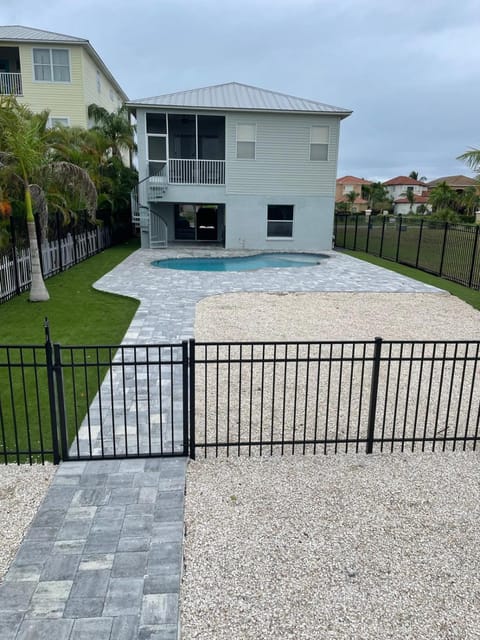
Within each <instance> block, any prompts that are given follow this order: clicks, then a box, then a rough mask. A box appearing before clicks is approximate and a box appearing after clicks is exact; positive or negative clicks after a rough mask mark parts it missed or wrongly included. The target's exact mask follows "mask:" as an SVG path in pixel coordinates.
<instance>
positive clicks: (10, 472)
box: [0, 464, 56, 582]
mask: <svg viewBox="0 0 480 640" xmlns="http://www.w3.org/2000/svg"><path fill="white" fill-rule="evenodd" d="M55 470H56V468H55V467H54V466H53V465H51V464H45V465H39V464H35V465H32V466H29V465H26V464H22V465H16V464H9V465H0V540H1V543H0V582H1V580H2V579H3V576H4V575H5V573H6V572H7V569H8V567H9V565H10V562H11V561H12V559H13V557H14V555H15V553H16V552H17V549H18V547H19V546H20V543H21V542H22V540H23V536H24V535H25V532H26V530H27V529H28V527H29V526H30V523H31V521H32V519H33V516H34V515H35V513H36V511H37V509H38V507H39V505H40V503H41V501H42V500H43V498H44V496H45V494H46V492H47V489H48V487H49V485H50V482H51V480H52V478H53V476H54V474H55Z"/></svg>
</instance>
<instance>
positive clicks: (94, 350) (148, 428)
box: [0, 331, 480, 463]
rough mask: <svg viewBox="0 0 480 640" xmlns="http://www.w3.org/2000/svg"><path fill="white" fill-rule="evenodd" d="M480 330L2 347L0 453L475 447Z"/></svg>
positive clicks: (20, 458)
mask: <svg viewBox="0 0 480 640" xmlns="http://www.w3.org/2000/svg"><path fill="white" fill-rule="evenodd" d="M479 361H480V342H479V341H434V342H433V341H432V342H411V341H383V340H382V339H381V338H377V339H376V340H374V341H365V342H265V343H256V342H249V343H195V341H193V340H192V341H190V344H188V343H187V342H186V341H184V342H182V343H181V344H168V345H135V346H133V345H132V346H127V345H117V346H101V345H97V346H61V345H59V344H52V343H51V341H50V338H49V334H48V331H47V340H46V343H45V346H44V347H42V346H38V345H33V346H32V345H30V346H28V345H27V346H2V347H0V458H1V459H3V461H4V462H5V463H7V462H17V463H18V462H24V461H26V462H30V463H31V462H32V461H36V460H40V461H42V462H43V461H44V460H45V459H53V460H54V461H55V462H58V461H59V460H61V459H64V460H85V459H94V458H128V457H151V456H186V455H190V457H192V458H195V457H196V455H197V454H198V455H203V456H205V457H207V456H210V455H214V456H224V455H225V456H229V455H251V456H253V455H258V456H262V455H285V454H294V453H302V454H306V453H311V454H317V453H323V454H331V453H333V454H335V453H340V452H360V451H365V452H366V453H372V452H383V451H390V452H393V451H405V450H410V451H415V450H421V451H426V450H429V451H435V450H437V449H440V450H442V451H445V450H447V449H449V450H455V449H461V450H462V451H465V450H467V449H468V450H470V449H472V450H475V449H476V446H477V443H478V442H479V441H480V375H478V374H479V371H478V369H479V368H480V367H479Z"/></svg>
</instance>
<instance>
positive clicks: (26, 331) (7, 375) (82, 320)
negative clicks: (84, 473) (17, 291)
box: [0, 241, 139, 462]
mask: <svg viewBox="0 0 480 640" xmlns="http://www.w3.org/2000/svg"><path fill="white" fill-rule="evenodd" d="M137 248H138V242H137V241H130V242H128V243H126V244H122V245H118V246H115V247H112V248H110V249H107V250H106V251H104V252H102V253H99V254H98V255H96V256H93V257H92V258H89V259H88V260H86V261H84V262H82V263H81V264H78V265H76V266H75V267H72V268H71V269H69V270H68V271H65V272H64V273H61V274H58V275H57V276H54V277H53V278H49V279H48V280H47V281H46V284H47V288H48V290H49V293H50V300H49V301H48V302H41V303H30V302H28V292H27V293H24V294H23V295H21V296H18V297H17V298H14V299H12V300H10V301H9V302H7V303H5V304H2V305H0V319H1V327H2V334H1V339H0V343H1V344H0V462H1V461H2V458H3V461H6V458H8V460H9V461H21V462H23V461H35V460H39V459H42V457H41V456H39V455H33V456H28V455H25V454H22V455H20V456H18V457H17V456H16V455H8V456H7V455H6V454H7V452H13V451H15V450H17V449H20V450H21V451H27V450H33V451H40V450H51V446H52V444H51V440H52V438H51V428H50V425H51V420H50V409H49V407H50V405H49V401H48V383H47V372H46V367H45V349H44V346H43V345H44V342H45V334H44V319H45V317H48V320H49V324H50V330H51V337H52V341H53V342H58V343H60V344H62V345H88V344H90V345H100V344H104V345H116V344H119V343H120V342H121V341H122V338H123V336H124V334H125V332H126V330H127V328H128V326H129V324H130V322H131V320H132V318H133V316H134V315H135V311H136V310H137V308H138V305H139V302H138V301H137V300H133V299H131V298H127V297H123V296H116V295H112V294H109V293H103V292H101V291H96V290H95V289H93V287H92V285H93V283H94V282H96V281H97V280H98V279H99V278H100V277H101V276H102V275H104V274H105V273H108V271H110V270H111V269H113V267H115V266H116V265H117V264H119V263H120V262H122V260H124V259H125V258H126V257H127V256H128V255H130V254H131V253H132V252H133V251H135V250H136V249H137ZM12 345H38V346H37V347H26V348H24V349H20V348H12ZM7 346H8V347H10V348H7ZM94 351H95V350H93V351H92V350H90V351H88V350H87V351H83V352H82V350H78V351H75V352H74V353H75V355H74V356H73V357H74V358H75V360H76V361H77V362H82V361H83V360H84V361H85V363H87V364H90V362H89V360H90V359H91V358H92V357H94V358H96V357H97V356H98V357H99V359H100V360H101V362H103V365H102V366H99V367H97V366H93V367H91V366H89V367H88V368H84V369H83V370H80V372H81V374H82V375H81V377H80V376H78V377H77V378H74V377H73V376H72V372H73V368H72V369H68V368H67V369H65V370H64V379H65V385H64V388H65V407H66V412H67V416H68V423H67V424H68V432H69V441H71V440H72V438H73V437H74V435H75V432H76V429H77V427H78V426H79V424H80V423H81V421H82V419H83V416H84V415H85V414H86V410H87V407H88V405H89V402H90V401H91V400H92V399H93V397H94V395H95V393H96V391H97V388H98V385H99V383H100V382H101V380H102V379H103V377H104V375H105V373H106V371H107V370H108V365H107V364H106V363H107V362H108V361H109V358H110V357H111V356H112V355H113V352H112V353H109V351H108V350H100V352H99V353H95V355H94V356H92V353H94ZM46 459H51V456H46Z"/></svg>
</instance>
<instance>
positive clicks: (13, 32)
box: [0, 24, 128, 101]
mask: <svg viewBox="0 0 480 640" xmlns="http://www.w3.org/2000/svg"><path fill="white" fill-rule="evenodd" d="M2 41H8V42H38V43H40V42H41V43H43V44H78V45H80V46H83V47H85V48H86V49H87V51H88V53H89V54H90V56H91V58H93V60H94V61H95V62H96V64H97V65H98V67H99V68H100V69H102V71H103V73H104V74H105V76H106V77H107V78H108V79H109V80H110V82H111V83H112V84H113V86H114V87H115V89H116V91H117V92H118V93H119V95H120V96H121V98H122V100H124V101H125V100H128V96H127V94H126V93H125V91H124V90H123V89H122V87H121V86H120V85H119V84H118V82H117V81H116V80H115V78H114V77H113V75H112V72H111V71H110V69H109V68H108V67H107V65H106V64H105V63H104V62H103V60H102V59H101V58H100V56H99V55H98V53H97V52H96V51H95V49H94V48H93V47H92V45H91V44H90V42H89V41H88V40H86V39H85V38H77V37H75V36H67V35H65V34H63V33H55V32H54V31H44V30H43V29H33V28H32V27H23V26H21V25H18V24H17V25H10V26H8V25H7V26H0V43H1V42H2Z"/></svg>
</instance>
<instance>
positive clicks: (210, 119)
mask: <svg viewBox="0 0 480 640" xmlns="http://www.w3.org/2000/svg"><path fill="white" fill-rule="evenodd" d="M198 157H199V159H200V160H225V118H224V117H223V116H198Z"/></svg>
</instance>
